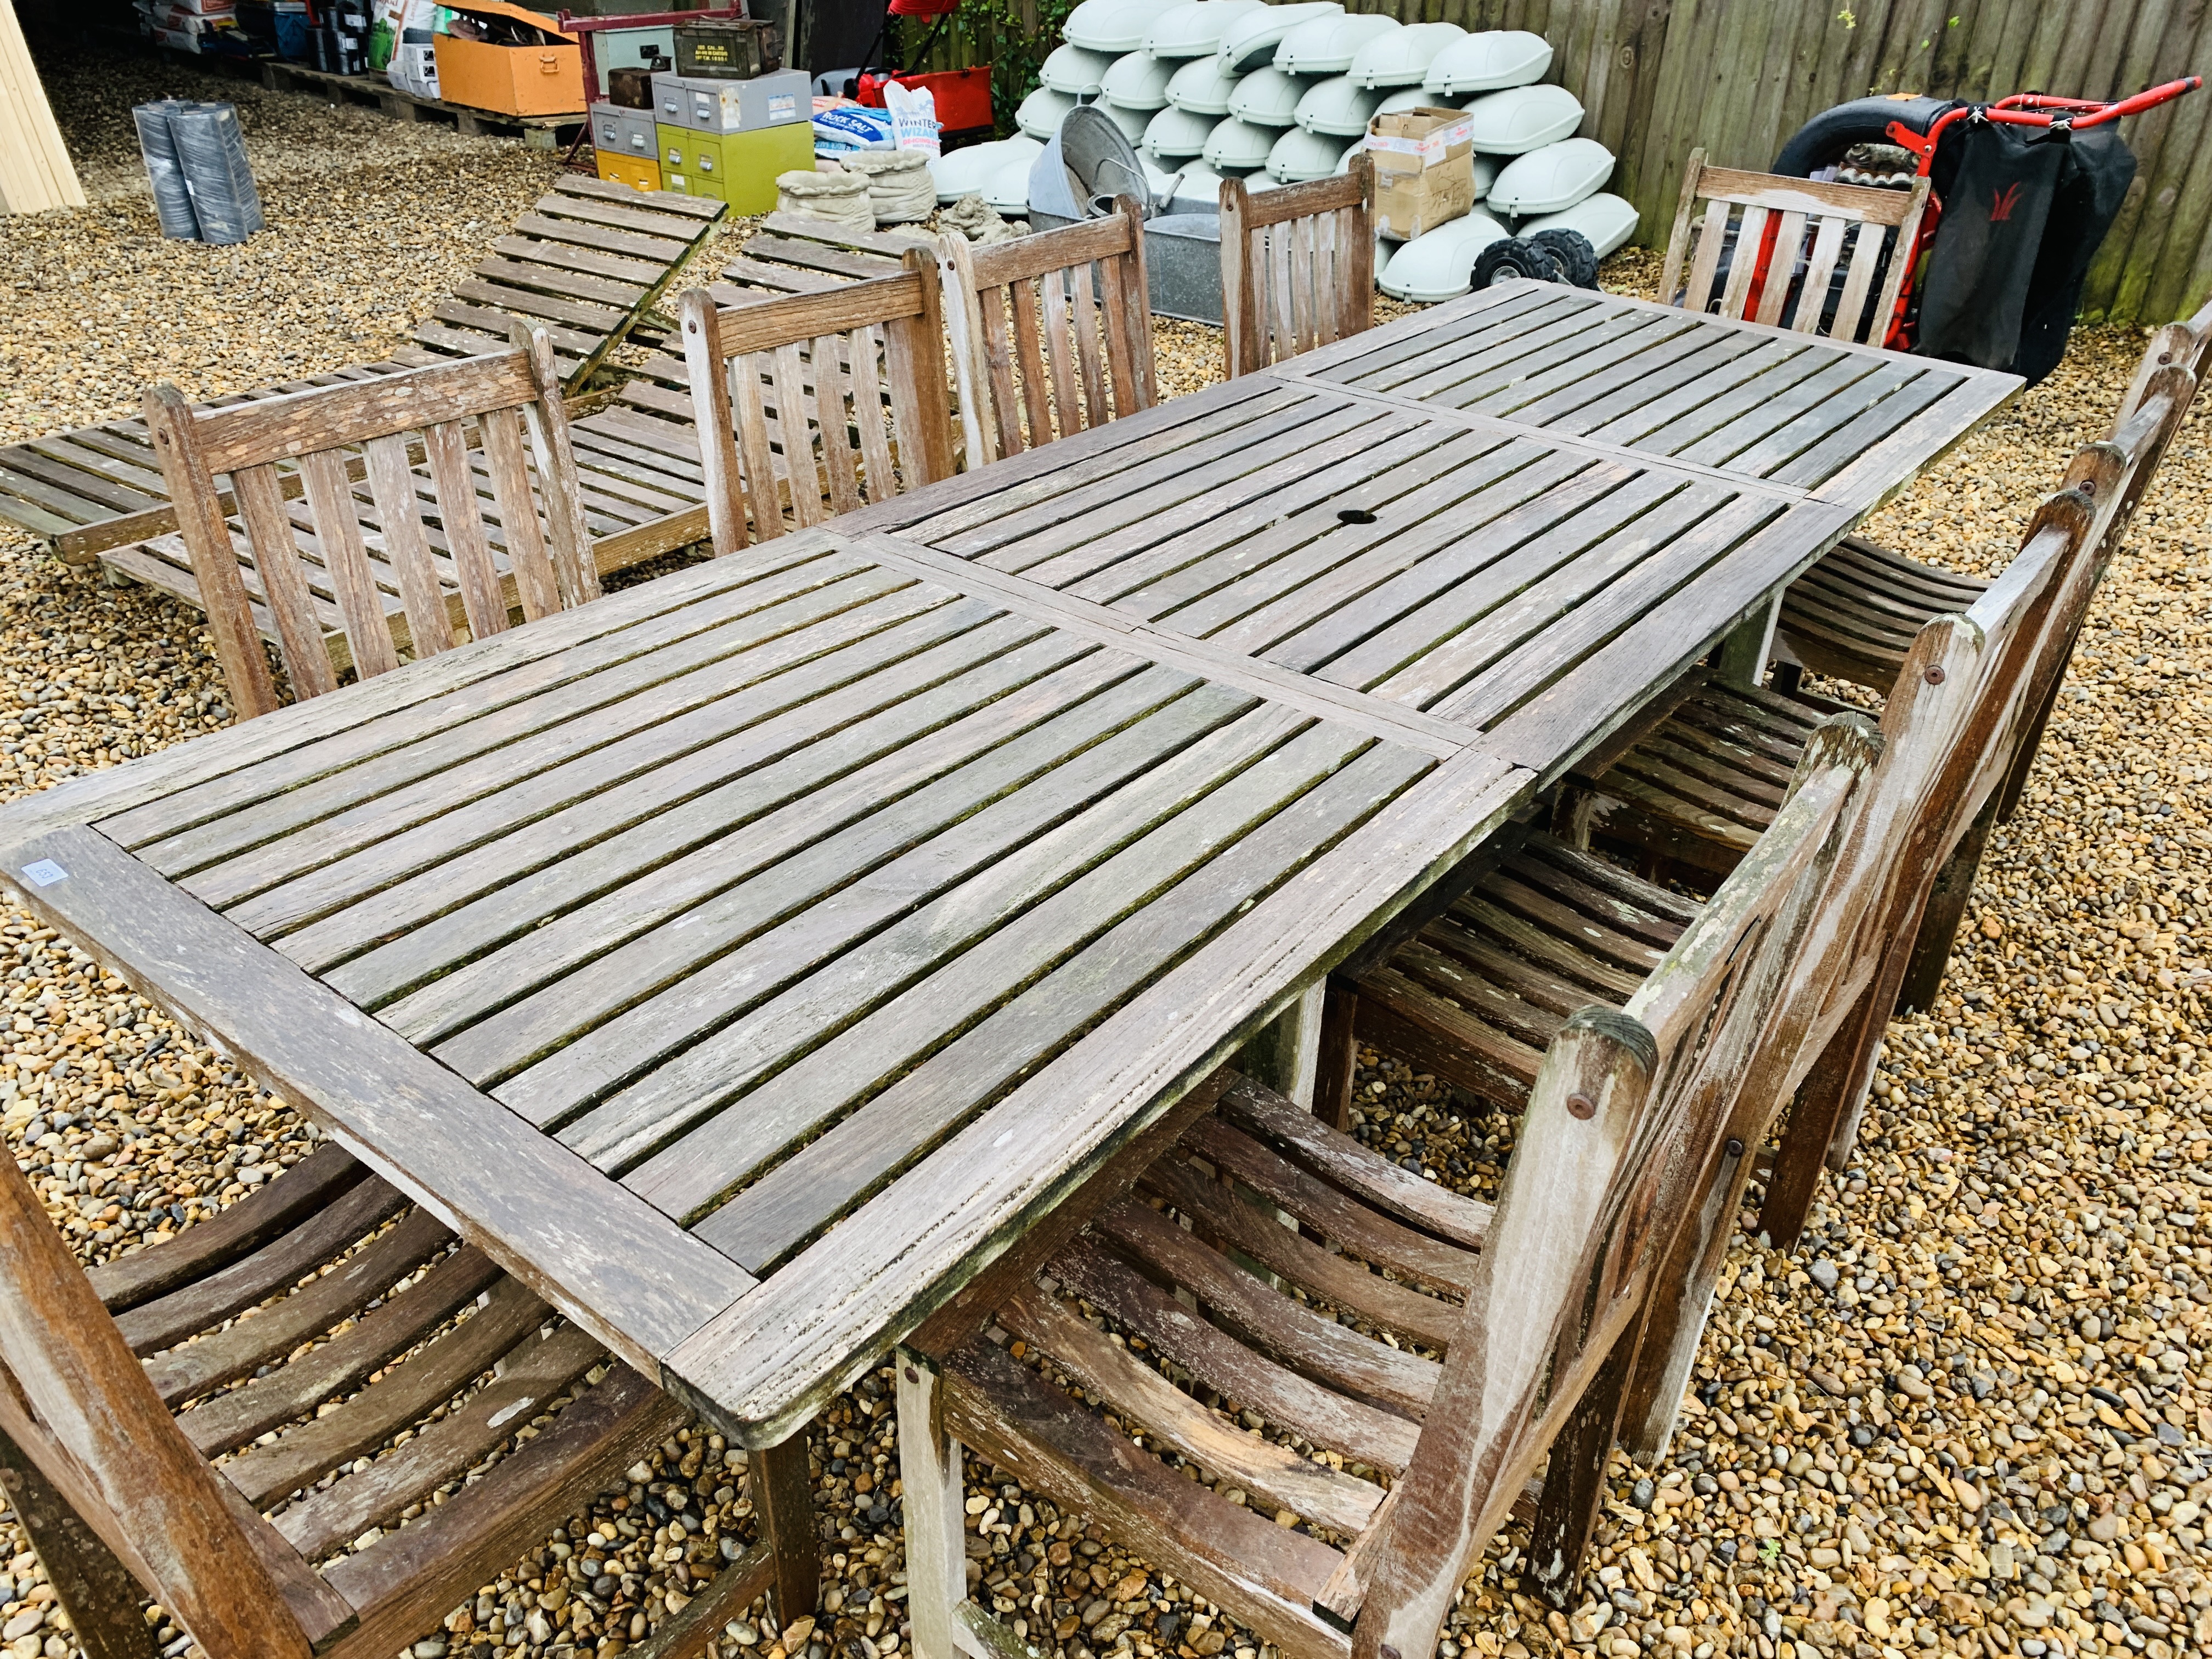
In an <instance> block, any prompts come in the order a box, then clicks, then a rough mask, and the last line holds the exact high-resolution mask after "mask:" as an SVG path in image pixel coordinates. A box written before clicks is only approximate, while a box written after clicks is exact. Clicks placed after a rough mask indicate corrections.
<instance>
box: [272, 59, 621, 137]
mask: <svg viewBox="0 0 2212 1659" xmlns="http://www.w3.org/2000/svg"><path fill="white" fill-rule="evenodd" d="M258 62H259V65H260V70H261V84H262V85H263V86H264V87H267V88H269V89H270V91H271V92H313V93H320V94H324V95H325V96H327V97H328V98H329V99H330V100H331V102H332V103H334V104H336V103H341V102H343V103H352V104H366V105H370V106H374V107H375V108H377V109H380V110H381V111H383V112H384V113H385V114H386V115H387V116H389V117H391V118H392V119H393V120H395V121H436V120H447V121H451V122H452V123H453V125H454V128H455V130H456V131H459V133H460V135H461V136H462V137H464V138H473V137H477V136H479V135H483V136H486V137H495V138H505V137H520V139H521V140H522V142H523V143H526V144H527V145H529V146H530V147H531V148H532V149H559V148H560V147H561V145H562V143H564V142H566V141H567V140H568V139H569V138H572V137H574V136H575V134H576V133H577V131H579V130H580V128H581V127H582V126H583V125H584V117H583V114H582V112H577V113H575V114H573V115H507V114H503V113H501V112H499V111H497V110H489V109H471V108H470V107H469V106H467V105H466V104H450V103H447V101H446V100H444V99H442V98H422V97H418V96H417V95H416V94H414V93H411V92H403V91H401V90H400V89H399V88H398V87H395V86H393V85H392V82H389V81H387V80H386V79H385V77H384V76H380V75H333V74H331V72H330V71H329V70H319V69H310V68H308V67H307V65H306V64H291V63H286V62H284V61H283V60H282V59H279V58H261V59H259V60H258Z"/></svg>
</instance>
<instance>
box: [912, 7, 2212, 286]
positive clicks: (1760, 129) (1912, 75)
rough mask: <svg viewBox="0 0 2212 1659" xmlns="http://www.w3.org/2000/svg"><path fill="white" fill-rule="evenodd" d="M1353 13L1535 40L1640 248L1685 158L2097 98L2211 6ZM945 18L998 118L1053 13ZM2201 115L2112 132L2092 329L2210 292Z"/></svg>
mask: <svg viewBox="0 0 2212 1659" xmlns="http://www.w3.org/2000/svg"><path fill="white" fill-rule="evenodd" d="M1352 9H1353V10H1358V11H1387V12H1389V13H1390V14H1392V15H1395V16H1397V17H1399V18H1401V19H1402V20H1404V21H1407V22H1409V23H1411V22H1438V21H1442V22H1451V23H1457V24H1460V25H1462V27H1467V28H1470V29H1475V28H1522V29H1530V30H1533V31H1534V32H1535V33H1539V34H1541V35H1543V36H1544V37H1545V38H1546V39H1547V40H1550V41H1551V42H1552V43H1553V46H1554V47H1555V48H1557V52H1556V55H1555V57H1554V58H1553V78H1555V79H1557V80H1558V81H1559V82H1561V83H1562V84H1563V85H1565V87H1567V88H1569V90H1571V91H1572V92H1573V93H1574V94H1576V96H1577V97H1578V98H1580V99H1581V100H1582V101H1583V106H1584V107H1585V108H1586V109H1587V110H1588V111H1589V115H1588V118H1587V119H1586V120H1585V121H1584V124H1583V132H1584V133H1585V134H1586V135H1587V136H1589V137H1594V138H1596V139H1598V140H1599V141H1600V142H1601V143H1604V144H1605V146H1606V147H1607V149H1611V150H1612V151H1613V154H1614V155H1618V156H1619V157H1620V168H1619V170H1618V172H1617V173H1615V175H1614V178H1613V184H1612V185H1611V186H1610V188H1612V189H1613V190H1614V191H1618V192H1620V194H1621V195H1623V196H1625V197H1627V198H1628V199H1629V200H1630V201H1632V202H1633V203H1634V204H1636V206H1637V209H1638V211H1639V212H1641V213H1642V215H1643V216H1644V223H1643V238H1644V240H1646V241H1651V240H1655V239H1663V238H1664V236H1665V234H1666V231H1667V228H1668V224H1669V223H1670V222H1672V219H1673V216H1674V200H1675V196H1676V192H1677V191H1678V190H1679V188H1680V181H1681V176H1682V165H1683V162H1684V161H1685V159H1686V157H1687V156H1688V155H1689V153H1690V151H1691V150H1692V149H1694V148H1695V147H1697V146H1698V145H1699V144H1703V145H1705V147H1706V148H1707V149H1710V150H1711V152H1712V160H1713V161H1715V162H1717V163H1718V164H1721V165H1723V166H1728V167H1767V166H1769V165H1771V163H1772V161H1773V160H1774V156H1775V154H1776V152H1777V151H1778V150H1779V149H1781V147H1782V144H1783V143H1784V140H1785V139H1787V138H1788V137H1790V134H1791V133H1793V132H1795V131H1796V130H1797V129H1798V128H1799V127H1800V126H1802V125H1803V124H1804V123H1805V121H1806V120H1807V119H1808V118H1810V117H1811V116H1813V115H1814V114H1816V113H1818V112H1820V111H1821V110H1824V109H1826V108H1827V107H1828V106H1831V105H1833V104H1839V103H1842V102H1844V100H1847V99H1850V98H1857V97H1863V96H1865V95H1867V94H1873V93H1893V92H1924V93H1929V94H1936V95H1937V96H1941V97H1953V98H1967V99H1986V98H1997V97H2002V95H2004V94H2007V93H2012V92H2023V91H2029V90H2033V91H2038V92H2048V93H2055V94H2063V95H2068V96H2074V97H2083V98H2114V97H2122V96H2124V95H2126V94H2129V93H2130V92H2136V91H2140V90H2141V89H2142V88H2144V87H2147V86H2151V85H2154V84H2156V83H2157V82H2161V81H2169V80H2172V79H2175V78H2176V77H2178V76H2183V75H2187V74H2194V73H2212V0H1352ZM970 10H972V11H973V12H975V14H977V15H976V16H975V24H976V26H977V27H975V29H974V31H973V32H972V33H957V34H955V33H946V34H944V35H941V36H940V37H939V43H938V45H937V47H936V49H935V50H934V51H933V52H932V53H931V54H930V60H931V61H930V63H929V64H928V67H930V68H949V67H953V66H956V65H959V64H975V63H982V62H987V61H992V60H993V58H994V57H995V58H996V61H997V62H998V63H1000V64H1004V65H1006V66H1007V67H1008V68H1010V69H1011V70H1012V74H1010V75H1002V76H994V78H995V79H999V80H1000V81H1002V82H1010V84H1002V85H1001V86H1000V106H1001V116H1002V120H1004V121H1010V120H1011V118H1012V112H1013V109H1014V106H1015V105H1016V103H1017V102H1018V100H1019V98H1020V96H1021V94H1023V93H1024V92H1026V91H1027V90H1028V89H1029V88H1030V86H1034V85H1035V84H1036V81H1035V70H1034V65H1035V64H1036V63H1037V62H1040V61H1042V54H1043V52H1048V51H1049V50H1050V49H1051V47H1052V46H1054V44H1056V41H1057V34H1058V31H1057V29H1056V28H1055V27H1053V25H1054V23H1056V22H1057V21H1058V17H1059V16H1060V15H1065V6H1064V4H1054V3H1053V0H1044V3H1043V4H1042V6H1040V5H1039V3H1038V0H985V3H982V4H975V3H974V0H971V4H970V6H969V7H963V13H966V12H968V11H970ZM1040 12H1042V14H1043V15H1042V16H1041V15H1040ZM998 14H1004V23H1003V24H1001V23H1000V22H999V21H998V17H997V15H998ZM1024 14H1025V15H1024ZM1039 25H1042V27H1038V26H1039ZM908 27H912V26H911V25H909V26H908ZM909 39H910V40H919V39H920V35H919V34H918V33H916V34H915V35H913V36H910V37H909ZM994 49H995V51H994ZM2208 120H2212V90H2207V91H2205V92H2200V93H2197V94H2192V95H2191V96H2189V97H2186V98H2184V99H2182V100H2179V102H2178V103H2174V104H2170V105H2167V106H2165V107H2164V108H2162V109H2158V110H2154V111H2152V112H2150V113H2148V114H2147V115H2143V116H2140V117H2137V118H2135V119H2134V120H2132V121H2130V122H2129V123H2128V124H2127V125H2126V127H2125V129H2124V131H2125V134H2126V137H2127V139H2128V142H2129V143H2130V146H2131V147H2132V148H2133V149H2134V150H2135V152H2136V161H2137V164H2138V165H2137V169H2136V182H2135V185H2134V186H2133V188H2132V189H2131V190H2130V192H2129V195H2128V200H2127V205H2126V207H2125V208H2124V210H2123V211H2122V213H2121V216H2120V219H2119V222H2118V223H2117V224H2116V225H2114V226H2113V228H2112V234H2111V236H2110V237H2109V238H2107V239H2106V243H2105V246H2104V248H2103V250H2102V252H2100V254H2099V256H2098V259H2097V264H2096V265H2095V267H2094V269H2093V270H2092V271H2091V273H2090V277H2089V284H2088V289H2087V295H2086V296H2085V299H2084V307H2083V308H2084V313H2085V315H2086V316H2087V318H2088V319H2091V320H2097V319H2102V320H2106V321H2111V322H2136V323H2155V322H2165V321H2167V320H2170V319H2172V318H2175V317H2178V316H2181V315H2184V314H2185V313H2188V312H2189V311H2190V310H2191V309H2192V308H2193V307H2196V306H2197V305H2198V304H2200V303H2201V302H2202V301H2203V299H2204V298H2205V296H2206V295H2207V294H2208V292H2212V234H2208V233H2212V144H2207V143H2205V142H2204V140H2205V137H2206V123H2207V121H2208Z"/></svg>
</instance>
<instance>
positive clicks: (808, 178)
mask: <svg viewBox="0 0 2212 1659" xmlns="http://www.w3.org/2000/svg"><path fill="white" fill-rule="evenodd" d="M886 153H887V154H888V152H886ZM775 210H776V211H777V212H778V213H795V214H798V215H799V216H801V217H803V218H807V219H826V220H828V221H829V222H830V223H831V224H835V225H842V226H844V227H845V228H847V229H848V230H873V229H874V228H876V210H875V209H874V207H873V206H872V205H871V204H870V203H869V201H868V180H867V176H866V174H865V173H846V172H843V171H842V170H833V169H829V168H823V169H819V170H817V171H815V172H811V173H808V172H793V173H778V174H776V176H775Z"/></svg>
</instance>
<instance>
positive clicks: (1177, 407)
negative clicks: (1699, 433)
mask: <svg viewBox="0 0 2212 1659" xmlns="http://www.w3.org/2000/svg"><path fill="white" fill-rule="evenodd" d="M1855 517H1856V515H1855V514H1853V513H1850V511H1849V510H1848V509H1846V508H1844V507H1837V506H1834V505H1832V504H1830V503H1827V502H1825V501H1815V500H1813V499H1811V498H1809V497H1808V496H1807V495H1805V494H1804V493H1803V492H1802V491H1799V490H1792V489H1781V488H1777V487H1775V486H1772V485H1771V484H1768V483H1765V482H1763V481H1759V480H1753V479H1746V478H1739V477H1731V476H1729V475H1728V474H1725V473H1721V472H1717V471H1711V470H1701V469H1696V468H1688V467H1683V466H1680V465H1674V464H1672V463H1669V462H1667V461H1663V460H1658V459H1652V458H1650V457H1645V456H1642V455H1638V454H1637V453H1634V452H1633V451H1629V450H1624V449H1617V448H1607V447H1601V446H1595V445H1588V444H1583V443H1579V442H1577V441H1573V440H1571V439H1565V438H1559V437H1555V436H1553V435H1551V434H1548V433H1543V432H1534V431H1529V430H1528V429H1526V428H1519V427H1516V426H1513V425H1511V424H1510V423H1508V422H1499V421H1494V420H1491V419H1488V418H1487V417H1476V418H1466V417H1459V416H1449V415H1443V414H1439V413H1437V412H1436V411H1433V410H1428V409H1425V408H1423V407H1421V406H1420V405H1419V404H1394V403H1390V402H1386V401H1383V400H1381V399H1376V398H1367V397H1362V396H1359V395H1357V394H1355V393H1352V392H1346V391H1345V390H1343V389H1341V388H1339V387H1337V386H1332V385H1329V384H1328V383H1326V382H1324V381H1322V380H1314V379H1304V378H1293V377H1284V376H1279V375H1277V374H1274V373H1273V372H1269V373H1266V374H1256V375H1248V376H1245V377H1243V378H1241V379H1239V380H1232V381H1230V382H1228V383H1226V384H1225V385H1222V386H1214V387H1212V388H1210V389H1209V390H1207V391H1206V392H1199V393H1196V394H1194V395H1193V396H1190V397H1187V398H1177V399H1176V400H1175V401H1174V402H1172V403H1170V404H1164V405H1162V406H1161V407H1159V408H1158V409H1155V410H1150V411H1148V412H1146V414H1144V415H1141V416H1138V417H1136V418H1134V419H1129V420H1121V421H1115V422H1111V423H1109V424H1108V425H1105V426H1101V427H1097V428H1093V429H1091V430H1090V431H1088V432H1085V433H1083V434H1080V435H1078V436H1076V437H1074V438H1069V439H1063V440H1061V441H1058V442H1056V443H1053V444H1050V445H1048V446H1046V447H1042V448H1040V449H1034V450H1031V451H1029V452H1028V453H1024V454H1022V455H1020V456H1017V457H1015V458H1013V459H1010V460H1006V461H1002V462H1000V463H999V464H997V465H993V466H988V467H985V468H982V469H981V470H980V471H974V472H969V473H964V474H963V475H961V476H960V477H956V478H952V479H949V480H947V481H945V482H944V483H939V484H934V485H931V486H929V487H927V488H925V489H919V490H915V491H913V492H910V493H909V494H907V495H901V496H897V497H895V498H894V499H892V500H890V501H885V502H884V503H883V504H881V505H880V506H878V507H867V508H865V509H863V510H862V511H861V512H860V513H854V514H850V515H848V517H847V519H845V520H842V521H841V522H845V523H849V524H852V525H854V526H867V527H869V528H871V529H874V530H878V531H880V532H884V534H885V535H887V536H888V537H890V538H895V539H896V542H897V543H898V544H901V545H902V546H903V547H905V548H906V549H908V556H911V557H916V558H933V559H935V560H936V561H937V562H938V564H939V568H947V569H951V568H957V567H959V566H961V565H970V566H973V567H975V569H974V572H973V574H971V575H969V576H968V577H967V578H966V580H969V581H971V582H988V583H994V584H996V585H998V586H1001V587H1013V588H1019V589H1035V588H1042V589H1045V590H1048V591H1049V592H1051V593H1052V594H1053V595H1054V599H1055V601H1056V602H1057V603H1059V604H1060V605H1063V606H1064V607H1066V610H1067V611H1068V612H1069V613H1070V614H1071V615H1081V616H1084V617H1089V618H1091V619H1092V621H1093V622H1094V623H1095V624H1096V625H1098V626H1101V627H1109V628H1125V629H1142V630H1145V631H1146V632H1147V633H1157V634H1159V635H1166V636H1170V637H1172V638H1174V639H1176V640H1178V641H1182V642H1183V648H1185V649H1188V650H1189V651H1192V652H1194V653H1205V654H1206V659H1207V660H1218V661H1222V662H1237V663H1240V664H1249V671H1252V672H1260V673H1266V674H1268V675H1270V676H1273V677H1274V678H1277V679H1278V680H1279V681H1282V682H1285V683H1289V682H1293V681H1295V682H1302V683H1303V684H1304V690H1305V695H1309V696H1316V697H1321V696H1326V697H1336V698H1346V699H1352V700H1357V701H1358V702H1363V703H1364V702H1368V701H1369V700H1370V699H1374V700H1380V701H1384V702H1389V703H1390V704H1392V705H1394V706H1395V707H1397V708H1400V709H1401V710H1402V711H1403V716H1402V717H1403V718H1405V719H1406V720H1408V721H1410V722H1415V723H1418V724H1419V726H1421V727H1422V729H1425V730H1430V731H1433V732H1438V733H1441V734H1448V735H1449V737H1451V738H1455V739H1456V740H1458V741H1461V742H1465V743H1479V744H1481V746H1482V747H1484V748H1485V749H1486V750H1488V751H1489V752H1491V753H1492V754H1496V755H1498V756H1499V757H1501V758H1504V759H1507V760H1510V761H1512V762H1513V763H1515V764H1516V765H1519V766H1525V767H1527V768H1528V769H1531V770H1532V771H1534V772H1535V773H1536V774H1537V775H1539V776H1540V777H1541V778H1542V779H1544V780H1545V781H1550V780H1552V779H1553V778H1555V777H1557V776H1559V775H1560V774H1561V773H1562V772H1564V771H1565V769H1567V768H1568V767H1569V766H1570V765H1571V763H1573V762H1574V761H1575V760H1576V759H1577V757H1580V756H1582V755H1583V754H1584V753H1585V752H1587V751H1588V750H1589V749H1590V748H1591V747H1592V746H1593V745H1595V744H1597V743H1599V742H1601V740H1603V739H1604V738H1606V737H1607V736H1608V735H1609V734H1610V733H1611V732H1613V730H1614V728H1615V727H1616V726H1618V725H1619V724H1620V722H1621V721H1622V720H1625V719H1626V718H1627V717H1629V716H1631V715H1632V714H1634V713H1635V712H1636V711H1637V710H1638V708H1640V707H1641V706H1642V705H1643V704H1644V702H1645V701H1646V699H1647V698H1648V697H1649V696H1650V695H1651V694H1652V693H1654V692H1656V691H1657V690H1660V689H1661V688H1662V687H1664V686H1666V685H1668V684H1671V683H1672V682H1673V681H1674V679H1675V678H1677V677H1678V676H1679V675H1680V672H1681V671H1683V670H1684V669H1686V668H1687V667H1689V666H1690V665H1692V663H1694V662H1695V661H1696V660H1697V659H1699V657H1701V656H1702V655H1704V654H1705V653H1706V652H1707V651H1708V650H1710V649H1711V647H1713V646H1714V645H1715V644H1716V643H1717V641H1719V640H1720V639H1721V638H1722V637H1723V635H1727V634H1728V633H1729V632H1730V631H1731V630H1732V629H1735V628H1737V627H1739V626H1741V625H1743V624H1745V623H1747V622H1749V621H1751V620H1752V619H1753V618H1762V617H1764V616H1765V614H1766V612H1767V611H1768V609H1769V608H1770V607H1771V604H1772V601H1773V599H1774V596H1775V595H1776V594H1778V592H1780V591H1781V589H1782V588H1783V587H1784V586H1785V585H1787V584H1788V583H1789V582H1790V581H1791V580H1794V579H1795V578H1796V576H1797V575H1798V574H1801V573H1802V571H1803V570H1804V569H1805V568H1807V567H1808V566H1809V565H1810V564H1812V563H1813V562H1814V561H1815V560H1816V559H1818V558H1819V557H1820V555H1821V554H1822V553H1824V552H1826V550H1828V549H1829V548H1830V547H1832V545H1833V544H1835V542H1836V540H1837V539H1838V538H1839V537H1840V536H1842V535H1843V534H1844V532H1845V531H1846V530H1847V529H1849V528H1850V525H1851V523H1852V522H1853V521H1854V519H1855Z"/></svg>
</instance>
